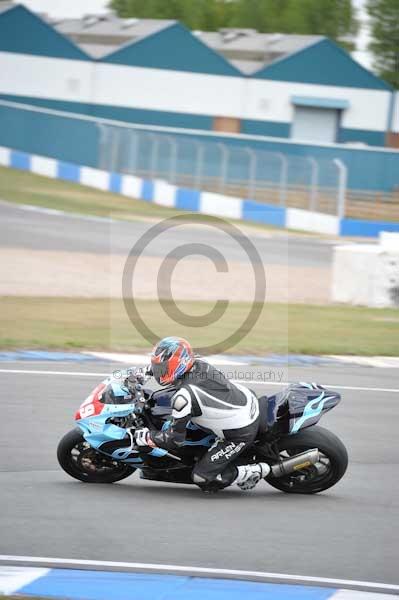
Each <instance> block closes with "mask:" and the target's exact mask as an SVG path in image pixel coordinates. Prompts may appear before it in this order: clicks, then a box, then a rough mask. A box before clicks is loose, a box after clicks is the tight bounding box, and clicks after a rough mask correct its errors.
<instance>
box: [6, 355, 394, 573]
mask: <svg viewBox="0 0 399 600" xmlns="http://www.w3.org/2000/svg"><path fill="white" fill-rule="evenodd" d="M114 368H115V366H112V365H110V364H102V363H99V362H85V363H78V364H75V363H58V362H57V363H29V362H24V363H21V362H18V363H10V362H3V363H1V364H0V382H1V390H2V416H1V422H0V448H1V453H0V456H1V462H0V554H6V555H24V556H27V555H31V556H51V557H60V558H75V559H92V560H112V561H131V562H147V563H158V564H161V563H167V564H180V565H196V566H201V567H215V568H228V569H249V570H257V571H268V572H277V573H287V574H297V575H306V576H319V577H334V578H343V579H356V580H362V581H375V582H381V583H391V584H397V583H398V582H399V574H398V556H399V541H398V538H399V535H398V534H399V519H398V514H399V513H398V509H399V478H398V465H399V450H398V434H397V430H398V425H397V424H398V420H399V391H396V392H395V391H392V390H399V378H398V374H397V372H396V371H395V370H394V369H377V368H366V367H357V366H356V367H355V366H350V365H346V366H332V367H330V366H329V367H321V366H318V367H316V366H307V367H303V368H299V367H295V368H289V369H287V368H286V367H285V366H284V365H283V366H282V367H277V366H274V367H273V371H274V375H270V374H268V371H270V368H269V367H265V368H263V367H262V368H260V367H257V368H253V369H252V368H251V367H247V372H248V371H252V372H256V373H259V372H263V373H264V378H265V380H266V381H267V380H270V377H276V378H279V377H280V375H281V376H282V380H284V381H287V380H290V381H294V380H308V381H319V382H320V383H324V384H330V385H331V384H336V385H340V386H343V387H349V388H353V387H354V388H356V387H362V388H370V389H368V390H367V391H358V390H354V389H347V390H345V389H341V390H340V391H341V393H342V394H343V402H342V403H341V404H340V405H339V406H338V407H337V408H336V409H334V410H333V411H332V412H330V413H329V414H328V415H326V416H325V417H324V418H323V420H322V425H323V426H325V427H327V428H329V429H331V430H332V431H334V432H335V433H336V434H337V435H338V436H339V437H341V439H342V440H343V441H344V443H345V444H346V446H347V448H348V450H349V454H350V465H349V469H348V471H347V474H346V476H345V477H344V479H343V480H342V481H341V482H340V483H339V484H337V486H336V487H334V488H332V489H331V490H329V491H327V492H325V493H323V494H319V495H316V496H295V495H285V494H283V493H281V492H278V491H277V490H274V489H273V488H271V487H270V486H267V484H263V482H262V483H261V484H260V485H259V486H258V487H257V488H256V489H255V490H253V491H252V492H248V493H242V492H240V491H239V490H238V489H233V488H232V489H230V490H224V491H223V492H221V493H220V494H218V495H216V496H212V497H206V496H204V495H203V494H202V493H201V492H200V491H199V490H198V489H197V488H196V487H195V486H181V485H180V486H178V485H173V484H162V483H157V482H149V481H141V480H140V479H139V478H138V477H137V476H132V477H130V478H128V479H127V480H125V481H123V482H121V483H118V484H114V485H88V484H83V483H79V482H76V481H74V480H73V479H71V478H70V477H69V476H68V475H66V474H65V473H64V472H63V471H61V469H60V468H59V467H58V464H57V461H56V456H55V453H56V446H57V443H58V440H59V439H60V437H61V436H62V435H63V434H64V433H65V432H66V431H68V430H69V429H70V428H72V427H73V414H74V412H75V410H76V408H77V407H78V405H79V404H80V403H81V401H82V400H83V399H84V398H85V397H86V395H87V394H88V392H89V391H90V390H91V389H92V388H93V387H94V385H95V384H96V383H97V376H93V377H90V376H88V375H87V372H89V373H98V374H99V375H98V379H99V380H100V379H101V376H102V374H103V373H107V372H110V371H112V370H113V369H114ZM117 368H120V365H118V366H117ZM18 369H19V370H22V371H24V370H25V371H26V370H33V371H35V374H29V373H15V372H4V371H9V370H18ZM228 369H229V370H230V369H231V367H229V368H228ZM240 370H242V369H241V368H240ZM36 371H51V372H54V371H58V372H69V373H75V375H66V374H58V375H54V374H47V375H46V374H37V373H36ZM84 373H86V374H84ZM252 387H254V388H255V389H256V390H257V391H258V392H259V393H265V392H266V393H269V394H270V393H273V392H275V391H277V390H279V389H281V388H282V386H281V385H272V386H271V385H259V384H258V385H252ZM373 388H379V389H385V390H391V391H375V389H373Z"/></svg>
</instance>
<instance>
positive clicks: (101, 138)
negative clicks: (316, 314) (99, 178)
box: [96, 123, 107, 170]
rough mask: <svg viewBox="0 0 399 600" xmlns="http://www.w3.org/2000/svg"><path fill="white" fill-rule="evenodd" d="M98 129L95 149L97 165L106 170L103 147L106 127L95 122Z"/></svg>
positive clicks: (104, 145)
mask: <svg viewBox="0 0 399 600" xmlns="http://www.w3.org/2000/svg"><path fill="white" fill-rule="evenodd" d="M96 127H97V129H98V150H97V166H98V168H99V169H103V170H106V169H107V162H106V156H105V149H106V147H107V144H106V139H107V128H106V126H105V125H104V124H103V123H96Z"/></svg>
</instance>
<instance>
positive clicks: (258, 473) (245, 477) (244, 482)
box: [233, 462, 270, 491]
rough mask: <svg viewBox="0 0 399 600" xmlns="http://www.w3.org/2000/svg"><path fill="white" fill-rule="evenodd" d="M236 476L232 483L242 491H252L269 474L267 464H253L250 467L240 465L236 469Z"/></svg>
mask: <svg viewBox="0 0 399 600" xmlns="http://www.w3.org/2000/svg"><path fill="white" fill-rule="evenodd" d="M237 471H238V475H237V477H236V479H235V480H234V481H233V483H236V484H237V485H238V487H239V488H240V489H242V490H243V491H247V490H252V489H253V488H254V487H255V486H256V484H257V483H259V481H260V480H261V479H263V478H264V477H266V476H267V475H269V473H270V467H269V465H268V464H267V463H263V462H260V463H255V464H252V465H241V466H239V467H237Z"/></svg>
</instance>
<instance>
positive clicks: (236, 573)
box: [0, 555, 399, 593]
mask: <svg viewBox="0 0 399 600" xmlns="http://www.w3.org/2000/svg"><path fill="white" fill-rule="evenodd" d="M1 562H2V563H8V564H10V563H13V564H15V563H24V564H26V565H32V566H33V565H42V566H46V567H50V568H51V567H57V566H58V567H60V566H64V567H68V568H73V567H90V568H93V569H101V568H106V569H111V570H115V571H117V570H120V569H123V570H129V571H139V572H143V571H152V572H157V573H161V572H164V573H185V574H186V575H200V576H208V577H209V576H211V577H212V576H213V577H220V578H227V579H255V580H263V581H275V582H280V583H281V582H283V581H284V582H290V583H306V584H313V585H323V586H338V587H340V588H346V589H362V590H374V591H377V590H384V591H386V592H390V593H396V592H399V585H391V584H388V583H375V582H372V581H356V580H351V579H331V578H328V577H310V576H306V575H288V574H286V573H268V572H262V571H244V570H243V571H241V570H236V569H214V568H208V567H192V566H182V565H163V564H152V563H130V562H114V561H103V560H79V559H74V558H48V557H43V556H37V557H36V556H6V555H0V563H1Z"/></svg>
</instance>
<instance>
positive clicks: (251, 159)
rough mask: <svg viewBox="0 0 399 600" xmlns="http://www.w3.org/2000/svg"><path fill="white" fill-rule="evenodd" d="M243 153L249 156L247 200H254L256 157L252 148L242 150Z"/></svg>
mask: <svg viewBox="0 0 399 600" xmlns="http://www.w3.org/2000/svg"><path fill="white" fill-rule="evenodd" d="M243 150H244V152H246V153H247V154H248V156H249V173H248V175H249V177H248V192H247V193H248V200H254V199H255V198H254V194H255V178H256V167H257V161H258V156H257V154H256V151H255V150H253V149H252V148H244V149H243Z"/></svg>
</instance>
